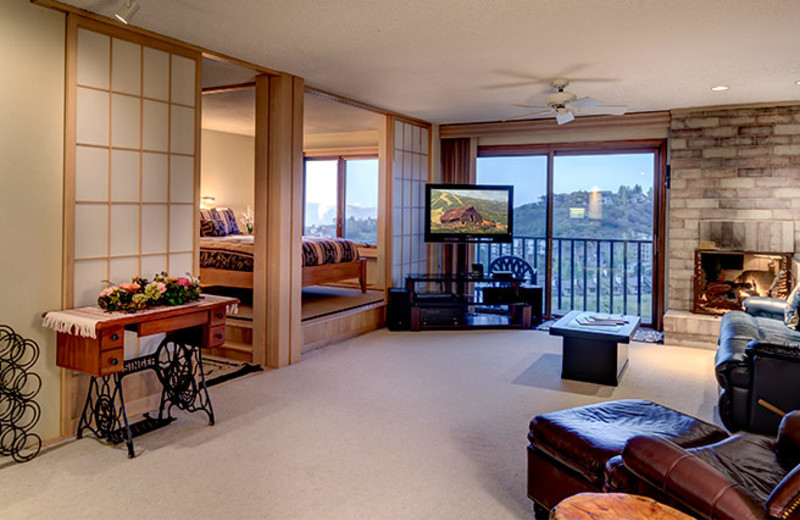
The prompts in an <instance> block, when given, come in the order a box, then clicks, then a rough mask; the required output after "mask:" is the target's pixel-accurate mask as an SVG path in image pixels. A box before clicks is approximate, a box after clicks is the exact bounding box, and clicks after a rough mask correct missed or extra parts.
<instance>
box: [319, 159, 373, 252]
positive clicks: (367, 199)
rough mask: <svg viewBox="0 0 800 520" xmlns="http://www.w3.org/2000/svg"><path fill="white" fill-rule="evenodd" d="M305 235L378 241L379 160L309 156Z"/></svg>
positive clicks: (356, 240) (355, 240)
mask: <svg viewBox="0 0 800 520" xmlns="http://www.w3.org/2000/svg"><path fill="white" fill-rule="evenodd" d="M304 187H305V200H304V201H303V209H304V212H303V234H304V235H305V236H313V237H342V238H348V239H350V240H352V241H354V242H356V243H359V244H368V245H374V244H376V243H377V242H378V159H377V158H376V157H346V156H337V157H332V158H331V157H327V158H320V159H317V158H313V159H312V158H306V160H305V183H304Z"/></svg>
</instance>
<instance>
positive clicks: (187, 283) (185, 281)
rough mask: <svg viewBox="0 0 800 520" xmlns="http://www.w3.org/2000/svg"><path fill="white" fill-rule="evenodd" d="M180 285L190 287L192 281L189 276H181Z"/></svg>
mask: <svg viewBox="0 0 800 520" xmlns="http://www.w3.org/2000/svg"><path fill="white" fill-rule="evenodd" d="M178 285H180V286H181V287H189V286H190V285H192V282H191V281H190V280H189V279H188V278H184V277H180V278H178Z"/></svg>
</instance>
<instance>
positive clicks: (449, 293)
mask: <svg viewBox="0 0 800 520" xmlns="http://www.w3.org/2000/svg"><path fill="white" fill-rule="evenodd" d="M524 281H525V280H524V279H523V278H514V277H503V278H497V277H492V276H480V277H476V276H467V275H446V274H445V275H437V274H419V275H410V276H408V277H406V289H407V290H408V294H409V299H410V304H411V323H410V328H411V330H422V329H465V328H473V327H475V328H518V329H527V328H530V327H531V305H530V303H529V302H527V301H524V298H522V297H521V295H520V284H521V283H523V282H524ZM476 283H477V284H485V285H487V286H496V285H502V286H504V289H506V291H505V292H506V296H507V297H506V298H503V299H502V300H500V301H491V302H486V301H482V299H481V298H476V287H475V284H476ZM478 292H480V291H478ZM509 293H510V295H511V297H508V294H509Z"/></svg>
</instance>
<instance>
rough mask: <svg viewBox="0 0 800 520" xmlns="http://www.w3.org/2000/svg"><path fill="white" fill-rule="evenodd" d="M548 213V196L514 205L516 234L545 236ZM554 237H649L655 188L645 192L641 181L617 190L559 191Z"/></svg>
mask: <svg viewBox="0 0 800 520" xmlns="http://www.w3.org/2000/svg"><path fill="white" fill-rule="evenodd" d="M592 197H595V198H596V202H594V201H592V200H591V198H592ZM592 203H594V204H595V207H594V208H592V207H591V204H592ZM592 210H594V214H593V211H592ZM546 214H547V202H546V200H545V197H541V198H540V199H539V200H538V201H536V202H534V203H529V204H524V205H522V206H517V207H516V208H514V236H519V237H543V236H545V229H546V227H545V226H546ZM553 236H554V237H563V238H588V239H595V238H599V239H617V240H623V239H627V240H649V239H651V238H652V236H653V189H652V188H650V189H649V190H648V191H647V192H646V193H645V192H644V191H643V190H642V187H641V186H639V185H638V184H637V185H635V186H633V187H629V186H620V188H619V190H618V191H617V192H616V193H614V192H611V191H600V192H591V191H574V192H572V193H557V194H555V195H554V196H553Z"/></svg>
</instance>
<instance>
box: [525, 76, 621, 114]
mask: <svg viewBox="0 0 800 520" xmlns="http://www.w3.org/2000/svg"><path fill="white" fill-rule="evenodd" d="M551 84H552V85H553V88H555V89H556V92H555V93H553V94H550V95H549V96H547V98H545V103H546V106H541V105H514V106H515V107H521V108H535V109H536V110H534V111H533V112H526V113H524V114H520V115H518V116H515V117H513V118H511V119H520V118H523V117H529V116H535V115H540V114H555V116H556V122H557V123H558V124H559V125H563V124H565V123H569V122H570V121H572V120H573V119H575V116H576V115H612V116H619V115H622V114H624V113H625V111H626V110H628V107H626V106H624V105H605V104H603V102H602V101H598V100H597V99H593V98H590V97H582V98H579V97H578V96H576V95H575V94H573V93H572V92H567V91H566V90H564V89H566V88H567V86H569V80H566V79H556V80H553V82H552V83H551Z"/></svg>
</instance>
